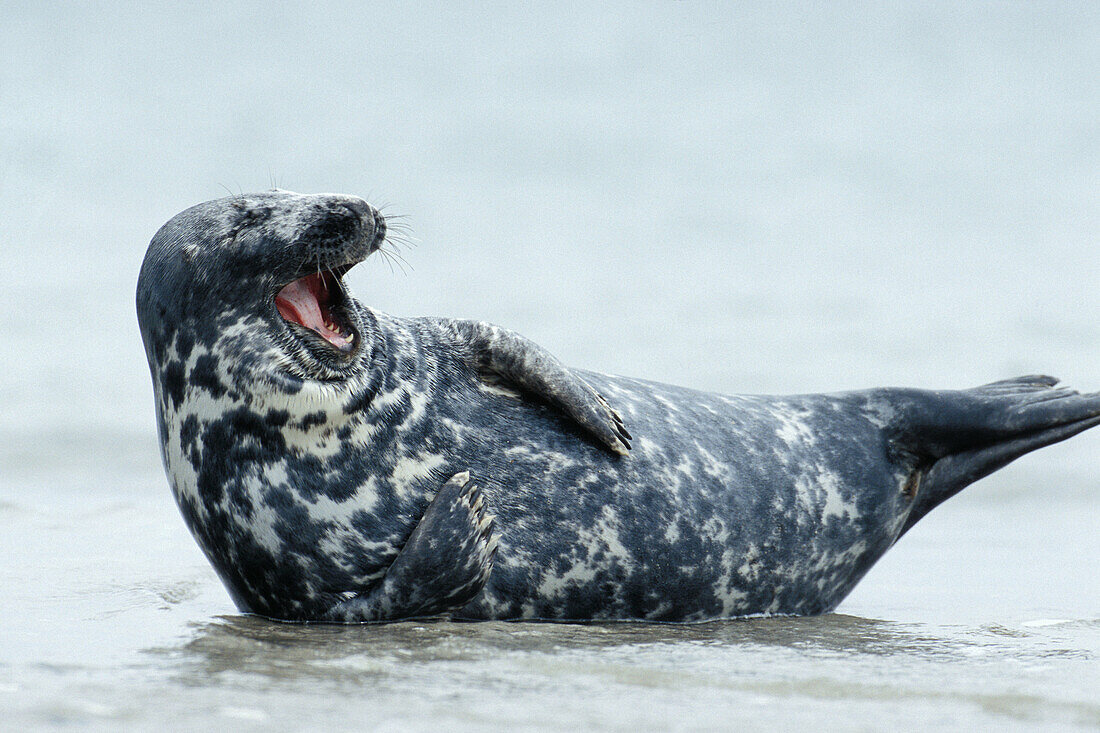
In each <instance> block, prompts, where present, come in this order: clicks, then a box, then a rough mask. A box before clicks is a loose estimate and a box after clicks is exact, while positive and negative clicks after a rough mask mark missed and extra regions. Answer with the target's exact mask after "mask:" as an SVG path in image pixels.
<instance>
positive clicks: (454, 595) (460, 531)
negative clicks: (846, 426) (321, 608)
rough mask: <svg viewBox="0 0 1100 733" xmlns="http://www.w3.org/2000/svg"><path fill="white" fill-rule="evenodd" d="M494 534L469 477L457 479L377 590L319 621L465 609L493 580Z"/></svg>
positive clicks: (434, 502)
mask: <svg viewBox="0 0 1100 733" xmlns="http://www.w3.org/2000/svg"><path fill="white" fill-rule="evenodd" d="M492 529H493V517H491V516H488V515H486V513H485V503H484V500H483V499H482V497H481V490H480V489H478V488H477V487H475V486H474V485H473V484H472V483H471V482H470V474H469V473H466V472H463V473H459V474H456V475H455V476H453V477H452V478H451V480H450V481H448V482H447V483H445V484H444V485H443V488H442V489H440V490H439V493H438V494H437V495H436V497H435V498H434V499H433V500H432V503H431V504H429V505H428V509H427V511H426V512H425V513H424V516H423V517H422V518H421V520H420V523H419V524H417V525H416V528H415V529H414V530H413V532H412V534H411V535H409V540H408V542H406V543H405V546H404V547H403V548H401V552H400V553H398V555H397V558H396V559H395V560H394V561H393V564H392V565H390V567H389V569H388V570H387V571H386V575H385V576H384V577H383V578H382V580H381V581H380V582H379V583H378V585H376V586H375V587H374V588H372V589H370V590H369V591H366V592H364V593H361V594H359V595H357V596H355V597H353V598H350V599H348V600H346V601H342V602H340V603H338V604H336V605H335V606H334V607H333V608H332V609H331V610H329V612H328V613H326V614H325V616H324V618H322V619H321V620H323V621H333V622H337V623H362V622H369V621H395V620H398V619H405V618H423V617H426V616H439V615H441V614H445V613H449V612H451V611H454V610H456V609H459V608H461V607H462V606H464V605H466V604H467V603H469V602H470V601H471V600H472V599H473V598H474V596H476V595H477V594H478V593H480V592H481V589H482V588H483V587H484V586H485V582H486V581H487V580H488V579H489V572H490V571H491V570H492V568H493V558H494V557H495V555H496V546H497V543H496V539H495V538H494V537H493V536H492Z"/></svg>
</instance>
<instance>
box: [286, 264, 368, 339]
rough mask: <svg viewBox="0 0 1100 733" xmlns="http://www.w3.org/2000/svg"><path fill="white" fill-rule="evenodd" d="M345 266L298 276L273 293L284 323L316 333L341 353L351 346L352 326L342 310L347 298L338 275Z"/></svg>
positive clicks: (353, 335)
mask: <svg viewBox="0 0 1100 733" xmlns="http://www.w3.org/2000/svg"><path fill="white" fill-rule="evenodd" d="M346 271H347V268H346V267H345V268H339V269H338V270H328V271H325V272H316V273H313V274H311V275H306V276H305V277H301V278H298V279H297V280H295V281H294V282H292V283H290V284H288V285H286V286H285V287H283V289H282V290H280V291H279V293H278V294H277V295H276V296H275V307H276V309H278V311H279V315H281V316H282V317H283V320H285V321H287V322H288V323H296V324H298V325H299V326H301V327H302V328H305V329H307V330H308V331H312V332H313V333H315V334H317V335H318V336H320V337H321V338H322V339H324V340H325V341H326V342H328V344H330V345H331V346H332V348H334V349H336V350H337V351H340V352H342V353H344V354H348V353H350V352H351V351H352V350H353V349H354V348H355V329H354V328H353V327H352V325H351V322H350V319H349V318H348V317H347V313H346V311H345V303H346V300H347V297H346V295H345V293H344V289H343V287H342V284H341V282H340V277H341V276H342V275H343V274H344V272H346Z"/></svg>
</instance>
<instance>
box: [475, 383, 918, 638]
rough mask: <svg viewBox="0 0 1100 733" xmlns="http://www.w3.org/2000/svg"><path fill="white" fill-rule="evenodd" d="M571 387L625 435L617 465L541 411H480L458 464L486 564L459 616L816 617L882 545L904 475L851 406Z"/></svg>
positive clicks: (898, 510) (661, 388) (894, 524)
mask: <svg viewBox="0 0 1100 733" xmlns="http://www.w3.org/2000/svg"><path fill="white" fill-rule="evenodd" d="M582 375H583V377H584V378H585V379H586V380H587V381H589V382H590V383H591V384H592V385H593V386H594V387H596V389H597V390H598V391H600V392H601V393H602V394H604V395H605V396H606V397H607V398H608V399H609V400H610V401H612V402H613V403H614V404H615V405H616V406H617V407H618V409H619V410H620V411H621V413H622V414H623V418H624V420H625V421H626V422H627V423H628V424H629V425H630V426H631V430H632V434H633V435H634V437H635V441H634V448H633V450H632V451H631V455H630V456H629V457H628V458H626V459H623V458H619V457H617V456H614V455H611V454H609V453H608V452H607V451H603V450H601V449H600V447H599V446H597V445H594V444H593V443H592V442H591V441H588V440H586V439H585V438H584V436H582V435H580V434H579V433H578V431H576V430H575V429H571V428H570V427H569V426H568V425H567V424H563V423H564V421H563V420H561V419H560V418H559V417H558V416H557V415H556V414H555V413H554V412H553V411H552V410H549V409H547V408H544V407H542V406H539V405H532V404H530V403H527V402H521V401H518V400H515V399H511V400H510V399H509V398H507V397H504V396H498V395H489V396H485V397H483V400H484V403H485V404H483V405H481V406H480V409H479V415H480V423H481V424H482V429H483V430H484V431H485V434H484V435H482V436H480V437H479V438H477V439H473V436H469V437H470V438H471V439H470V440H467V441H462V444H465V445H467V446H471V447H473V446H487V445H491V446H494V448H493V450H491V451H483V450H472V451H469V452H465V453H466V455H464V456H463V458H464V459H466V460H469V461H470V463H471V465H472V466H474V468H472V470H473V471H474V473H475V475H477V476H478V479H479V480H483V481H484V482H485V483H486V485H487V487H489V488H487V497H488V500H489V501H490V503H491V505H492V507H493V511H494V513H496V514H497V515H498V516H499V517H500V518H501V521H500V523H499V527H500V530H499V531H500V547H501V552H500V554H499V556H498V559H497V563H496V566H495V568H494V571H493V575H492V576H491V577H490V580H489V583H488V585H487V586H486V588H485V590H484V591H483V593H482V595H481V596H479V597H478V598H477V599H475V601H474V602H473V603H472V604H470V605H469V606H467V607H466V608H464V609H463V610H462V611H461V612H460V614H459V615H460V616H462V617H468V618H516V617H520V618H574V619H576V618H646V619H652V620H693V619H704V618H714V617H723V616H727V617H728V616H736V615H748V614H760V613H776V614H793V613H799V614H805V613H820V612H823V611H826V610H829V609H831V608H832V607H835V605H836V604H837V603H839V602H840V600H841V599H842V598H843V597H844V596H845V595H846V594H847V593H848V591H849V590H850V589H851V588H852V587H853V586H854V585H855V583H856V581H858V579H859V578H860V577H861V576H862V575H863V573H864V572H866V570H867V569H868V568H869V567H870V565H871V564H872V563H873V562H874V561H875V560H877V559H878V557H879V556H881V554H882V553H883V552H885V551H886V549H887V548H889V546H890V545H891V544H892V542H893V540H894V539H895V537H896V535H897V531H898V529H899V528H900V526H901V522H902V521H903V520H904V514H905V509H906V505H905V504H904V503H903V495H902V492H901V491H900V486H901V485H902V484H903V483H904V480H905V478H906V474H905V473H904V472H903V471H901V470H898V471H896V472H893V471H891V470H890V466H892V463H891V462H890V461H889V460H888V459H887V455H886V454H887V451H888V446H887V444H886V440H885V439H884V437H883V436H882V433H881V430H879V429H878V428H877V427H876V426H875V425H873V424H872V423H871V422H869V421H868V420H867V419H866V418H865V417H864V416H863V415H862V414H861V412H860V410H859V408H858V405H857V404H856V403H855V401H846V400H845V399H844V398H843V397H826V396H813V397H792V398H765V397H725V396H720V395H713V394H706V393H701V392H695V391H692V390H688V389H681V388H676V387H671V386H667V385H660V384H654V383H650V382H644V381H640V380H633V379H624V378H618V377H609V376H605V375H599V374H594V373H587V372H584V373H582ZM490 416H492V418H491V419H490ZM823 423H826V424H823ZM467 424H469V422H467ZM505 477H506V478H505Z"/></svg>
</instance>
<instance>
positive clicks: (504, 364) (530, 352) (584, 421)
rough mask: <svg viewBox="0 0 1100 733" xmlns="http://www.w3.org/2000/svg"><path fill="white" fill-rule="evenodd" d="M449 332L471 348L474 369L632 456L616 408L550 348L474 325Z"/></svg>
mask: <svg viewBox="0 0 1100 733" xmlns="http://www.w3.org/2000/svg"><path fill="white" fill-rule="evenodd" d="M450 325H451V328H452V330H453V331H454V333H455V335H456V336H457V337H458V338H459V340H460V341H461V342H465V344H466V345H467V346H468V347H469V349H470V351H471V356H472V359H473V362H474V366H475V368H477V369H478V370H479V371H481V372H482V373H483V374H487V375H494V376H497V377H500V378H503V379H505V380H507V381H509V382H511V383H512V384H514V385H515V386H516V387H518V388H519V389H520V390H521V391H523V392H527V393H529V394H532V395H534V396H535V397H537V398H538V399H541V400H543V401H545V402H548V403H549V404H551V405H553V406H554V407H556V408H558V409H559V410H561V411H562V412H564V413H565V414H566V415H568V416H569V417H570V418H571V419H572V420H573V421H574V422H576V423H577V424H578V425H580V426H581V427H582V428H583V429H584V430H585V431H587V432H588V433H589V434H591V435H592V436H594V437H596V438H598V439H599V440H600V442H601V443H603V444H604V445H605V446H607V447H608V448H610V449H611V450H612V451H614V452H615V453H618V454H619V455H626V454H627V453H628V452H629V451H630V440H631V436H630V433H628V432H627V430H626V426H625V425H623V420H622V418H621V417H620V416H619V413H617V412H616V411H615V410H614V408H612V407H611V405H609V404H608V403H607V400H605V399H604V398H603V396H602V395H600V394H599V393H598V392H596V390H595V389H593V388H592V387H591V385H589V384H588V382H586V381H584V380H583V379H581V378H580V377H579V376H577V375H576V374H575V373H573V371H572V370H570V369H569V368H568V367H567V366H565V365H564V364H562V363H561V362H560V361H558V360H557V359H556V358H554V356H553V355H552V354H551V353H550V352H548V351H547V350H546V349H544V348H542V347H541V346H539V345H538V344H536V343H534V342H533V341H530V340H529V339H526V338H524V337H523V336H520V335H519V334H517V333H515V332H514V331H509V330H507V329H503V328H499V327H497V326H493V325H491V324H488V323H480V322H476V321H454V322H452V323H451V324H450Z"/></svg>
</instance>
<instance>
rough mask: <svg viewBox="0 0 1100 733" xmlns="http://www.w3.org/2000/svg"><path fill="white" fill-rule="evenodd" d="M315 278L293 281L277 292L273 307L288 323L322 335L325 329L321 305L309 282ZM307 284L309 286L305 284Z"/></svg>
mask: <svg viewBox="0 0 1100 733" xmlns="http://www.w3.org/2000/svg"><path fill="white" fill-rule="evenodd" d="M314 277H315V276H314V275H310V276H309V277H303V278H302V279H301V280H295V281H294V282H292V283H291V284H290V285H287V286H286V287H285V288H283V289H282V290H280V291H279V294H278V295H277V296H275V307H277V308H278V309H279V314H280V315H281V316H282V317H283V318H285V319H287V320H288V321H295V322H296V323H299V324H301V325H303V326H305V327H306V328H312V329H313V330H314V331H317V332H318V333H323V332H325V331H327V330H328V329H327V328H325V322H324V318H323V317H322V316H321V304H320V303H318V302H317V296H316V295H314V292H313V288H311V287H309V285H312V284H313V283H312V282H309V281H311V280H312V279H313V278H314ZM307 282H309V285H307V284H306V283H307Z"/></svg>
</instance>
